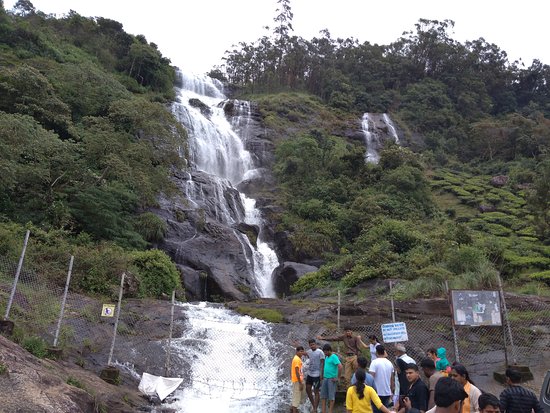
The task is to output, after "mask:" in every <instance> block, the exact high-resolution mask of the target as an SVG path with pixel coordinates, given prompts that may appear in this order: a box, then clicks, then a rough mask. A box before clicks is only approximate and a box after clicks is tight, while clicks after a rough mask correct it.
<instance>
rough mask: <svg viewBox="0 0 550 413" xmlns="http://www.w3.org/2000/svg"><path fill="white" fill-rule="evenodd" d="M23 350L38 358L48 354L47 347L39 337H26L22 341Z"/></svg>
mask: <svg viewBox="0 0 550 413" xmlns="http://www.w3.org/2000/svg"><path fill="white" fill-rule="evenodd" d="M22 345H23V348H24V349H25V350H27V351H28V352H29V353H31V354H33V355H34V356H36V357H38V358H44V357H46V355H47V354H48V349H47V347H48V345H47V344H46V342H45V341H44V339H43V338H41V337H28V338H25V339H23V343H22Z"/></svg>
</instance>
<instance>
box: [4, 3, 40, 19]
mask: <svg viewBox="0 0 550 413" xmlns="http://www.w3.org/2000/svg"><path fill="white" fill-rule="evenodd" d="M2 8H3V5H2ZM13 10H14V11H15V14H17V15H18V16H28V15H31V14H35V13H36V9H35V8H34V5H33V4H32V3H31V1H30V0H17V3H15V5H14V6H13Z"/></svg>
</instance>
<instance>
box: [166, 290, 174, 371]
mask: <svg viewBox="0 0 550 413" xmlns="http://www.w3.org/2000/svg"><path fill="white" fill-rule="evenodd" d="M175 304H176V290H174V291H172V309H171V311H170V331H169V333H168V343H167V348H166V362H165V364H164V376H165V377H168V371H169V369H170V355H171V347H172V332H173V330H174V306H175Z"/></svg>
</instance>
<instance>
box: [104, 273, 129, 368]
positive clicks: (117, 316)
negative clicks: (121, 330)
mask: <svg viewBox="0 0 550 413" xmlns="http://www.w3.org/2000/svg"><path fill="white" fill-rule="evenodd" d="M124 277H126V273H125V272H123V273H122V276H121V277H120V291H119V293H118V306H117V308H116V318H115V327H114V329H113V342H112V343H111V350H109V359H108V360H107V365H108V366H110V365H111V360H112V359H113V352H114V350H115V341H116V330H117V328H118V319H119V317H120V305H121V303H122V293H123V291H124Z"/></svg>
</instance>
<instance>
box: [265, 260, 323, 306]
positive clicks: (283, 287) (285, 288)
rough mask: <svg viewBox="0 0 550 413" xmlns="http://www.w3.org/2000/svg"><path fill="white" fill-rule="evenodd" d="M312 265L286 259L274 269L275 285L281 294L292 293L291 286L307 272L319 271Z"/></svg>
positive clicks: (276, 291) (277, 291)
mask: <svg viewBox="0 0 550 413" xmlns="http://www.w3.org/2000/svg"><path fill="white" fill-rule="evenodd" d="M317 270H318V268H317V267H314V266H312V265H307V264H301V263H299V262H290V261H286V262H283V263H282V264H281V265H279V266H278V267H277V268H275V270H273V287H274V289H275V293H276V294H277V295H278V296H279V297H282V296H287V295H290V286H291V285H292V284H294V283H295V282H296V281H298V280H299V279H300V277H302V276H303V275H305V274H308V273H310V272H314V271H317Z"/></svg>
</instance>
